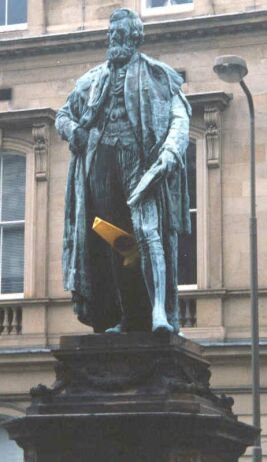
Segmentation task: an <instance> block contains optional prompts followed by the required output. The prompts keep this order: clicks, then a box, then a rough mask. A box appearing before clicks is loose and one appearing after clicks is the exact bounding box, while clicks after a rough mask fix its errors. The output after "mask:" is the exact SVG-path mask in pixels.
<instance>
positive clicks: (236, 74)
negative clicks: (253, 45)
mask: <svg viewBox="0 0 267 462" xmlns="http://www.w3.org/2000/svg"><path fill="white" fill-rule="evenodd" d="M213 70H214V72H215V73H216V74H217V75H218V77H219V78H220V79H221V80H223V81H224V82H229V83H238V82H241V80H242V79H243V77H245V75H247V73H248V68H247V63H246V61H245V60H244V59H243V58H240V56H234V55H225V56H218V57H217V58H216V59H215V64H214V66H213Z"/></svg>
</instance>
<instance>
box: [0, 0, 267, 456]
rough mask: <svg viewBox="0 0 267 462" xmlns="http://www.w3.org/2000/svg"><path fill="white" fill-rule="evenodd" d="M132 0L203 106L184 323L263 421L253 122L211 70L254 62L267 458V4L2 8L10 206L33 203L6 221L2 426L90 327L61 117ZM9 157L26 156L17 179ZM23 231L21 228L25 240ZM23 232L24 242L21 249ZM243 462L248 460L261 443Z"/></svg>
mask: <svg viewBox="0 0 267 462" xmlns="http://www.w3.org/2000/svg"><path fill="white" fill-rule="evenodd" d="M20 1H21V10H20V11H18V10H17V11H15V13H14V12H13V13H12V11H13V10H12V8H13V7H14V6H13V3H14V4H16V5H18V4H19V3H20ZM2 5H3V6H2ZM120 6H123V7H129V8H133V9H135V10H136V11H138V12H139V13H140V14H141V16H142V18H143V20H144V22H145V34H146V39H145V43H144V45H143V46H142V51H143V52H145V53H146V54H148V55H150V56H153V57H154V58H157V59H160V60H162V61H164V62H166V63H167V64H169V65H171V66H172V67H174V68H175V69H177V71H180V72H183V75H184V76H185V83H184V86H183V88H184V91H185V93H186V94H187V96H188V98H189V100H190V102H191V104H192V107H193V117H192V124H191V135H190V136H191V148H192V152H194V153H195V160H194V158H193V160H192V164H194V162H195V167H196V204H195V206H194V210H192V213H195V214H196V217H197V229H196V256H195V258H196V262H197V265H196V266H197V274H196V279H195V280H194V281H189V282H190V284H184V285H183V286H182V287H180V297H181V308H182V324H183V326H184V328H183V331H184V333H185V335H186V336H187V337H188V338H191V339H193V340H196V341H199V342H201V343H202V344H203V345H204V346H205V347H206V348H205V355H206V357H207V358H208V359H209V361H210V362H211V365H212V373H213V375H212V386H213V387H214V389H215V390H216V391H218V392H226V393H228V394H230V395H232V396H233V397H234V399H235V406H234V410H235V412H236V413H237V414H238V415H239V416H240V419H242V420H243V421H244V422H251V372H250V355H251V353H250V343H251V334H250V332H251V327H250V326H251V321H250V299H249V222H248V216H249V142H248V123H249V122H248V120H249V119H248V108H247V103H246V100H245V97H244V95H243V93H242V91H241V89H240V88H239V86H238V85H237V84H231V85H230V84H226V83H223V82H221V81H219V80H218V78H217V76H216V75H215V74H214V72H213V70H212V68H213V63H214V60H215V57H216V56H218V55H223V54H237V55H240V56H242V57H243V58H244V59H245V60H246V61H247V64H248V69H249V74H248V76H247V77H246V82H247V84H248V86H249V88H250V90H251V92H252V95H253V98H254V103H255V110H256V175H257V215H258V253H259V262H258V263H259V310H260V337H261V340H260V343H261V346H260V351H261V372H262V375H261V389H262V394H261V397H262V399H261V405H262V428H263V431H262V444H263V454H264V457H263V460H264V461H267V444H266V433H267V417H266V415H267V394H266V390H267V378H266V377H267V374H266V369H267V361H266V355H267V314H266V313H267V244H266V235H265V232H266V231H265V229H266V228H265V226H267V131H266V126H267V84H266V82H267V39H266V28H267V2H266V0H243V1H242V2H241V1H240V0H232V1H229V0H193V1H186V0H185V1H183V0H182V1H180V2H176V1H174V2H173V3H172V2H171V1H168V2H164V1H162V2H161V1H160V0H159V1H157V0H151V1H150V2H149V1H148V0H147V1H146V0H121V1H119V0H104V1H103V2H99V1H98V0H90V1H89V0H57V1H54V0H28V1H27V0H19V1H18V0H17V3H16V2H13V0H4V1H3V2H2V3H1V2H0V8H1V7H2V8H5V11H2V13H1V10H0V158H1V159H0V160H1V165H2V167H1V168H0V170H1V172H2V173H1V175H2V177H1V179H0V186H1V188H0V189H1V194H0V195H1V213H2V210H4V208H3V207H4V206H5V200H6V201H7V199H5V198H7V197H9V196H8V195H12V194H13V195H14V197H17V196H18V197H20V198H21V197H22V196H21V194H22V190H23V188H24V191H25V214H24V216H23V217H19V218H18V219H17V220H16V221H14V223H13V222H12V223H11V224H10V223H9V220H5V218H3V214H2V215H1V221H0V228H1V229H0V231H1V238H0V242H1V252H0V260H1V261H0V265H1V270H0V279H1V281H3V282H1V294H0V372H1V380H0V423H1V421H4V420H5V419H7V418H10V417H12V416H20V415H23V414H24V412H25V408H26V407H27V405H28V402H29V389H30V388H31V387H32V386H34V385H37V384H38V383H43V384H46V385H50V384H51V383H52V382H53V380H54V373H53V365H54V360H53V358H52V357H51V354H50V349H51V347H54V346H56V345H57V344H58V341H59V337H60V335H62V334H73V333H86V332H88V329H87V328H86V327H85V326H83V325H81V324H79V323H78V322H77V321H76V319H75V316H74V314H73V312H72V308H71V303H70V297H69V294H68V293H65V292H64V291H63V287H62V276H61V240H62V228H63V214H64V190H65V182H66V175H67V168H68V159H69V153H68V147H67V144H65V143H63V142H62V141H61V140H60V138H59V136H58V135H57V133H56V132H55V129H54V119H55V112H56V110H57V109H58V108H59V107H60V106H61V105H62V104H63V102H64V101H65V99H66V97H67V95H68V94H69V92H70V91H71V89H72V88H73V86H74V84H75V81H76V79H77V78H78V77H79V76H80V75H82V74H83V73H85V72H86V71H87V70H88V69H90V68H92V67H93V66H95V65H97V64H98V63H100V62H103V60H105V47H106V33H107V26H108V17H109V15H110V13H111V11H112V10H113V9H114V8H116V7H120ZM20 14H21V17H19V15H20ZM12 15H13V16H12ZM16 15H17V16H16ZM14 17H15V20H14ZM1 21H2V22H1ZM12 21H13V23H12ZM14 21H15V23H14ZM10 156H11V157H10ZM12 156H13V157H12ZM20 158H23V159H24V161H23V162H22V163H21V165H22V164H23V169H24V170H23V172H24V173H23V174H21V173H19V170H18V169H19V167H18V165H20V164H19V159H20ZM10 159H11V160H12V162H13V161H14V162H15V161H17V164H16V168H15V169H13V170H12V172H13V173H12V174H11V173H10V181H9V183H8V185H6V184H5V182H4V179H5V178H6V176H5V172H7V171H8V168H9V167H8V166H10V165H11V167H12V165H13V164H12V163H11V164H10ZM15 163H16V162H15ZM5 169H6V170H5ZM14 172H15V173H14ZM12 175H13V176H12ZM23 178H24V180H23ZM5 188H7V192H6V195H5V194H4V193H3V191H4V192H5V191H6V189H5ZM8 188H9V189H8ZM12 197H13V196H12ZM23 197H24V196H23ZM14 200H15V202H16V201H18V199H14ZM23 200H24V199H23ZM16 203H18V202H16ZM7 205H8V204H7ZM10 210H11V211H12V210H13V209H12V207H11V209H10ZM12 220H13V219H12ZM7 222H8V223H7ZM12 227H13V228H12ZM11 228H12V229H16V230H18V231H17V233H18V234H16V233H15V234H14V233H13V238H11V237H10V236H11V234H10V233H9V231H8V230H9V229H11ZM19 230H20V231H19ZM18 235H19V236H20V238H18V237H16V236H18ZM21 236H22V237H21ZM7 238H8V239H10V240H9V241H7ZM5 239H6V241H5ZM12 239H13V240H12ZM18 239H20V241H19V242H20V246H19V245H17V246H16V245H14V242H15V243H17V242H18ZM6 242H9V245H10V247H5V244H6ZM21 242H22V244H21ZM12 243H13V244H12ZM17 247H18V250H16V249H17ZM3 249H8V250H6V253H8V254H9V252H10V255H11V254H12V252H13V254H12V255H15V256H16V252H18V255H19V256H20V257H19V261H20V268H19V269H18V268H17V266H16V265H15V267H14V268H15V269H14V268H13V267H12V268H11V269H10V268H9V267H8V263H7V262H8V261H9V260H8V256H7V257H5V256H4V251H3ZM14 249H15V250H14ZM23 255H24V259H23ZM16 261H18V259H17V260H16ZM6 265H7V266H6ZM6 271H7V273H8V274H9V272H10V274H11V279H12V274H13V275H14V272H15V273H16V272H17V273H16V274H17V275H18V274H20V279H19V278H18V276H17V279H16V278H15V279H16V280H19V281H20V282H18V284H20V283H21V284H22V286H21V287H22V288H18V289H16V290H15V289H13V290H12V288H10V287H11V286H10V287H9V286H8V287H9V288H7V289H4V287H5V285H4V279H5V278H4V275H5V274H7V273H6ZM12 271H13V273H12ZM21 281H22V282H21ZM12 287H13V286H12ZM14 287H16V286H14ZM17 287H19V286H17ZM5 438H6V435H5V433H4V431H0V454H1V453H4V454H5V457H6V459H1V460H4V461H9V460H10V461H11V460H12V461H15V460H18V461H21V460H22V455H21V453H20V452H19V450H17V449H16V447H15V446H12V447H11V446H10V445H9V444H8V442H7V441H6V439H5ZM8 454H13V455H10V456H8ZM8 457H10V458H8ZM0 458H1V457H0ZM16 458H17V459H16ZM244 460H250V452H249V451H248V453H247V455H246V456H244Z"/></svg>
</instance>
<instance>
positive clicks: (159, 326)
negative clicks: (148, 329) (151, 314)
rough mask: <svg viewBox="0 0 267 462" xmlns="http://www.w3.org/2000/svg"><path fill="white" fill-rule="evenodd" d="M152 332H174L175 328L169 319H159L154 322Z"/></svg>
mask: <svg viewBox="0 0 267 462" xmlns="http://www.w3.org/2000/svg"><path fill="white" fill-rule="evenodd" d="M152 332H154V333H157V334H159V333H162V332H174V328H173V327H172V326H171V325H170V324H169V323H168V322H167V321H159V320H157V321H156V322H154V323H153V325H152Z"/></svg>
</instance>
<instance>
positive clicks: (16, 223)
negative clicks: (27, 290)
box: [0, 148, 27, 300]
mask: <svg viewBox="0 0 267 462" xmlns="http://www.w3.org/2000/svg"><path fill="white" fill-rule="evenodd" d="M3 155H7V156H12V155H16V156H20V157H23V158H25V175H27V157H26V156H25V154H24V153H22V152H17V151H16V152H15V151H14V150H12V151H10V150H8V151H7V150H5V149H3V148H0V176H1V181H0V189H1V191H2V180H3V178H2V176H3ZM1 208H2V203H0V209H1ZM25 209H26V178H25ZM25 215H26V210H25V211H24V220H13V221H2V220H1V219H0V300H8V299H9V300H12V299H19V298H24V284H25V225H26V220H25ZM22 225H23V231H24V255H23V258H24V268H23V273H24V275H23V292H10V293H2V292H1V290H2V281H1V277H2V270H3V268H2V245H3V230H4V229H5V228H10V227H20V226H21V227H22Z"/></svg>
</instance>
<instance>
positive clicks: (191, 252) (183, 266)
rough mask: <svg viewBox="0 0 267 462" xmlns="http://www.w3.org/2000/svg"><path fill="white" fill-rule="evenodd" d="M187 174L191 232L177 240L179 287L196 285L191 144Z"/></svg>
mask: <svg viewBox="0 0 267 462" xmlns="http://www.w3.org/2000/svg"><path fill="white" fill-rule="evenodd" d="M187 174H188V189H189V196H190V217H191V224H192V232H191V234H190V235H181V236H180V238H179V273H178V274H179V276H178V280H179V285H193V284H196V283H197V198H196V145H195V143H193V142H190V143H189V146H188V149H187Z"/></svg>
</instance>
